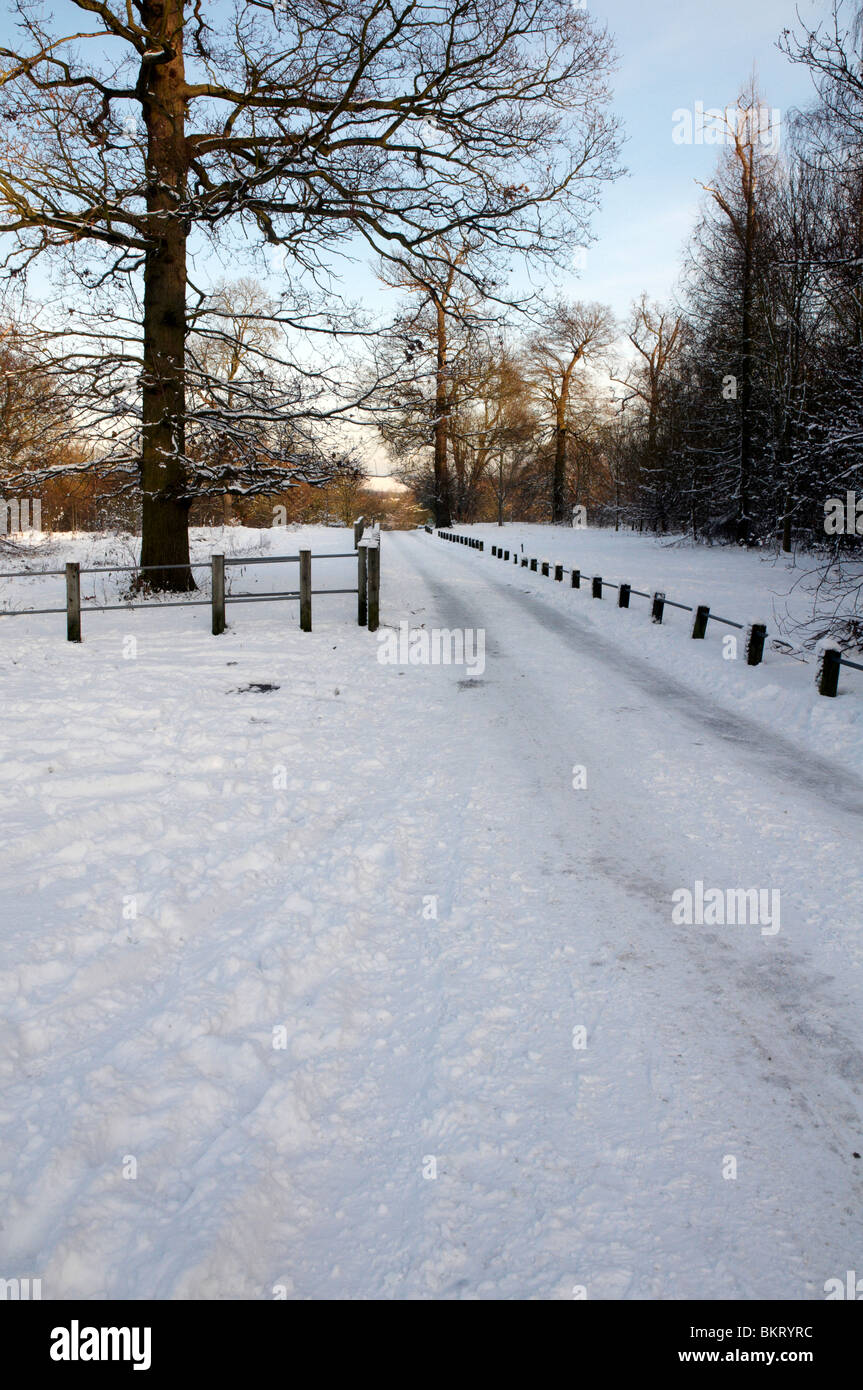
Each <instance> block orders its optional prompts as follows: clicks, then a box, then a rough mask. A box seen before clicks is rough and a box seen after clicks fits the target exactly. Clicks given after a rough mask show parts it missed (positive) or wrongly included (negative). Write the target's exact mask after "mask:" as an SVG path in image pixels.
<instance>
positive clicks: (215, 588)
mask: <svg viewBox="0 0 863 1390" xmlns="http://www.w3.org/2000/svg"><path fill="white" fill-rule="evenodd" d="M210 566H211V569H212V582H211V585H210V599H211V602H212V606H213V636H214V637H220V636H221V634H222V633H223V632H224V631H225V557H224V555H213V556H211V558H210Z"/></svg>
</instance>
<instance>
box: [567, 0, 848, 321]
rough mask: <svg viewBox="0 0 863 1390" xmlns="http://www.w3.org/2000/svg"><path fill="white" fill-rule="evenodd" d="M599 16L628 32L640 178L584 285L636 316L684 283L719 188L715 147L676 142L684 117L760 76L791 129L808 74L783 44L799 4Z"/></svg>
mask: <svg viewBox="0 0 863 1390" xmlns="http://www.w3.org/2000/svg"><path fill="white" fill-rule="evenodd" d="M588 5H589V8H590V10H591V12H592V13H593V14H594V15H596V16H597V17H598V18H600V19H601V20H602V21H603V22H604V23H606V24H607V25H608V26H609V28H610V29H611V30H612V32H613V33H614V34H615V36H616V40H617V47H618V52H619V55H620V66H619V70H618V72H617V75H616V77H615V79H614V89H615V110H616V112H617V114H618V115H619V117H620V118H621V120H622V121H623V123H624V126H625V129H626V135H627V137H628V139H627V144H626V146H625V147H624V151H623V161H624V163H625V164H626V165H627V167H628V168H629V170H630V175H629V177H628V178H624V179H621V180H620V182H619V183H617V184H616V185H614V186H613V187H612V188H610V189H609V190H608V191H607V192H606V194H605V196H604V199H603V202H604V206H603V209H602V212H601V213H600V214H599V215H598V216H597V217H596V219H595V222H594V231H595V232H596V234H597V238H598V240H597V242H596V243H595V244H594V246H593V247H592V248H591V250H590V252H589V253H588V256H587V260H586V265H585V268H584V270H583V271H582V272H581V274H580V276H579V277H578V278H577V279H576V278H575V277H573V281H572V288H573V292H574V293H576V294H577V295H578V296H579V297H580V298H585V299H598V300H600V301H602V302H604V303H609V304H611V305H612V307H613V308H614V309H615V311H616V312H617V313H618V314H621V315H623V314H625V313H626V310H627V307H628V305H629V303H630V302H631V301H632V300H633V299H634V298H636V297H637V296H638V295H639V294H640V293H641V291H642V290H646V291H647V292H648V293H649V294H650V295H651V297H652V298H658V299H662V298H664V297H666V296H667V295H668V293H669V292H670V291H671V289H672V287H673V285H674V282H675V280H676V277H677V274H678V270H679V266H680V261H681V249H682V246H683V244H684V242H685V240H686V237H687V234H688V231H689V229H690V228H691V226H692V223H693V221H694V219H695V217H696V215H697V210H698V205H699V200H700V198H701V196H702V194H701V190H700V189H699V188H698V186H697V183H696V180H699V179H700V180H701V181H702V182H705V181H707V180H709V177H710V174H711V172H712V170H713V169H714V168H715V166H716V159H717V153H718V151H717V149H716V147H715V146H710V145H701V146H695V145H693V146H685V145H675V144H674V143H673V141H672V138H671V131H672V120H671V117H672V112H673V111H675V110H676V109H677V108H683V107H685V108H689V109H692V108H693V107H694V105H695V103H696V102H697V101H701V102H703V104H704V106H705V107H725V106H728V105H731V104H733V103H734V100H735V98H736V96H737V93H738V91H739V89H740V88H741V87H742V86H743V85H744V84H745V83H746V82H747V80H748V78H749V76H750V74H751V73H752V70H753V67H754V68H755V70H756V72H757V75H758V80H759V86H760V89H761V93H762V96H763V99H764V101H765V103H766V104H767V105H769V106H770V107H778V108H779V109H780V111H781V113H782V118H783V121H784V119H785V115H786V112H787V111H789V110H790V108H792V107H794V106H801V105H802V106H805V105H808V104H809V102H810V100H811V97H812V85H811V81H810V78H809V75H808V73H807V72H806V70H805V69H803V68H801V67H799V66H798V65H796V64H792V63H790V62H789V61H788V59H787V58H785V57H784V56H783V55H782V54H781V53H780V52H779V50H778V49H777V47H776V40H777V38H778V37H779V35H780V33H781V32H782V30H783V29H784V28H789V27H795V24H796V17H795V10H796V8H798V6H796V5H795V3H794V0H719V3H715V4H714V3H707V2H705V3H700V4H694V3H692V0H689V2H688V3H687V0H682V2H681V0H678V2H677V3H675V0H588ZM799 11H800V14H801V16H802V17H803V19H804V20H806V21H807V22H811V21H812V20H813V19H814V18H815V17H817V16H821V15H826V14H827V13H828V5H827V4H826V2H825V0H799Z"/></svg>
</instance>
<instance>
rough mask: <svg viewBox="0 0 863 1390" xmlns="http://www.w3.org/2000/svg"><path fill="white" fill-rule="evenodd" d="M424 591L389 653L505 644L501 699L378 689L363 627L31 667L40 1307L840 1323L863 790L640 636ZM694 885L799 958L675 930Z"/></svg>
mask: <svg viewBox="0 0 863 1390" xmlns="http://www.w3.org/2000/svg"><path fill="white" fill-rule="evenodd" d="M382 571H383V596H382V613H381V621H382V630H381V634H379V637H381V638H384V637H385V636H386V634H387V631H388V630H389V629H391V628H397V627H398V624H399V623H400V622H401V621H403V620H407V621H408V622H409V623H410V625H411V627H412V628H419V627H420V626H424V627H425V628H426V629H427V630H428V629H432V628H447V629H452V628H469V629H483V630H484V632H485V634H486V639H485V640H486V660H485V669H484V671H483V672H482V673H481V674H480V673H479V672H476V673H473V674H472V673H471V672H470V671H467V670H466V669H465V668H459V667H453V666H434V665H415V666H413V665H407V666H399V665H391V664H382V663H380V662H379V661H378V660H377V659H376V657H377V650H378V646H379V641H378V640H376V639H375V638H374V637H373V636H371V635H370V634H368V633H366V632H363V631H361V630H358V629H356V628H355V627H354V628H351V627H350V626H348V614H349V611H350V603H349V601H347V602H346V607H345V611H344V612H340V611H338V612H337V611H333V612H332V613H326V614H325V613H324V612H323V611H322V612H321V615H320V620H319V619H318V616H317V612H316V622H315V632H314V633H313V634H312V635H311V637H303V636H302V635H300V634H297V633H296V632H295V631H293V630H292V631H291V632H290V633H289V634H287V638H285V637H284V636H283V635H282V634H283V633H284V625H285V617H284V613H283V612H281V613H278V612H277V613H275V614H274V612H273V610H272V609H270V608H269V606H267V605H261V606H256V605H253V606H251V610H250V609H249V608H248V607H247V608H246V609H245V610H235V612H236V611H239V612H240V617H239V618H237V619H236V622H235V626H234V629H233V630H232V631H230V632H229V633H227V634H226V635H225V637H224V638H220V639H218V640H216V639H213V638H211V637H209V635H208V634H207V633H205V632H204V631H202V629H201V627H200V625H199V626H198V627H197V628H196V629H195V631H194V632H192V631H191V625H190V618H189V611H188V610H187V611H185V612H184V611H183V610H172V611H171V613H170V614H169V613H168V612H167V611H166V612H165V613H163V614H159V615H150V614H148V615H146V619H145V620H146V622H147V623H148V624H149V625H150V626H148V627H147V629H146V636H144V635H142V638H141V648H140V651H139V656H138V659H137V660H136V661H134V662H123V661H122V660H118V659H117V651H118V644H119V642H120V636H119V634H120V633H121V632H124V631H128V630H129V622H130V617H129V616H127V615H110V616H109V615H103V617H102V619H101V621H102V622H103V624H104V626H103V627H102V628H101V629H99V631H98V633H96V632H94V635H93V636H92V637H91V638H88V640H87V641H85V643H84V645H83V646H82V647H81V648H80V649H78V650H75V649H68V648H66V647H64V646H63V644H62V643H60V645H59V647H58V644H57V638H56V635H53V636H51V637H47V636H46V637H45V638H44V639H41V638H40V639H39V643H37V644H36V647H35V650H34V648H33V643H32V641H31V643H30V646H29V647H27V645H26V643H25V641H24V634H23V633H20V634H18V636H17V639H16V640H17V642H18V647H17V648H16V649H15V651H14V653H13V654H12V661H13V662H14V663H15V664H14V665H13V666H10V665H9V663H7V662H5V661H4V663H3V666H4V681H3V700H4V710H5V711H6V712H7V718H6V734H7V737H8V738H9V740H10V743H9V747H10V749H11V751H10V752H7V754H6V762H5V763H4V765H3V783H2V790H3V793H4V795H3V808H4V809H3V815H4V821H5V824H6V825H7V828H8V827H11V829H12V832H13V833H11V834H10V835H9V836H8V839H7V848H6V851H5V852H4V885H5V896H4V901H5V905H6V908H5V911H4V930H3V935H2V958H0V1005H2V1023H0V1077H2V1083H3V1098H2V1118H3V1151H2V1164H0V1170H2V1174H3V1177H2V1182H3V1190H2V1194H0V1195H2V1215H0V1252H2V1258H0V1264H2V1266H3V1268H2V1269H0V1274H5V1275H6V1276H13V1275H15V1276H20V1277H26V1276H28V1275H29V1276H30V1277H41V1278H42V1279H43V1284H44V1296H46V1297H71V1296H84V1297H97V1298H99V1297H120V1298H125V1297H163V1298H164V1297H216V1298H234V1297H244V1298H272V1297H273V1296H274V1290H275V1291H276V1296H278V1294H279V1293H281V1292H282V1291H284V1292H285V1293H286V1294H287V1296H288V1297H298V1298H304V1297H336V1298H344V1297H350V1298H375V1297H384V1298H428V1297H441V1298H529V1297H535V1298H541V1299H545V1298H572V1297H573V1296H578V1293H579V1291H581V1290H584V1292H585V1293H586V1296H587V1297H588V1298H638V1297H640V1298H685V1297H689V1298H706V1299H715V1298H733V1297H743V1298H750V1297H768V1298H769V1297H775V1298H799V1297H809V1298H822V1297H823V1296H824V1284H825V1281H827V1280H828V1279H830V1278H834V1277H836V1278H840V1279H844V1277H845V1273H846V1271H847V1270H849V1269H855V1268H859V1267H860V1262H861V1243H863V1242H861V1217H860V1213H861V1209H863V1159H861V1158H860V1157H855V1155H859V1154H860V1153H861V1152H863V1118H861V1093H863V988H861V986H863V970H861V964H863V946H861V935H860V923H861V907H860V878H861V872H860V871H861V853H860V844H861V827H863V784H861V782H860V780H859V779H858V778H857V777H856V776H855V774H854V773H853V772H851V771H846V770H843V769H842V768H841V767H839V766H838V765H833V764H829V763H827V762H826V761H824V760H820V759H818V758H817V757H815V756H814V755H812V754H804V753H802V752H800V751H799V750H798V749H796V748H795V746H794V745H793V744H791V743H790V742H787V741H785V739H784V738H783V737H782V735H781V734H779V733H776V734H769V733H765V731H764V729H763V727H760V726H757V725H755V724H752V723H748V722H747V721H745V720H741V719H739V718H737V717H735V716H733V715H732V714H730V713H729V711H728V708H727V706H720V705H719V704H714V703H712V702H711V701H710V699H709V698H708V697H706V696H705V694H704V692H703V690H698V691H696V690H695V689H693V688H690V687H688V686H686V685H684V684H682V683H681V682H680V680H679V679H677V678H676V677H672V676H670V675H665V674H663V673H662V671H661V670H659V669H658V668H657V666H656V664H655V663H649V662H648V661H647V660H646V659H643V658H642V656H641V655H640V654H639V650H638V642H637V638H638V629H637V627H636V626H629V627H625V626H624V625H623V624H622V623H619V622H618V623H617V625H615V620H617V619H619V618H622V616H623V615H619V614H616V613H615V612H614V610H613V609H612V608H611V605H609V606H608V610H609V611H608V615H607V622H606V623H605V626H604V628H603V630H602V631H601V632H597V630H596V626H595V615H592V618H591V624H589V623H588V622H587V620H586V619H585V618H584V616H583V615H582V611H583V607H584V603H585V599H584V598H583V597H582V596H580V595H578V594H573V593H572V592H571V591H569V590H567V589H565V588H564V587H563V586H561V585H555V584H554V583H552V582H550V581H549V580H547V579H543V578H542V577H541V576H539V575H535V574H530V573H528V572H526V571H525V570H523V569H520V568H515V567H512V566H510V567H507V566H505V565H503V564H498V562H496V561H493V560H492V559H491V557H490V556H489V554H488V551H486V554H485V555H480V554H479V553H478V552H476V551H471V550H467V549H462V548H460V547H456V546H449V545H446V544H444V543H443V542H440V541H438V540H437V539H435V538H433V537H430V536H427V535H425V534H423V533H419V534H389V535H385V536H384V538H383V562H382ZM268 582H269V581H268ZM331 602H332V603H333V604H335V601H334V600H333V601H331ZM587 602H588V603H589V600H587ZM276 608H277V610H278V609H283V608H284V605H277V606H276ZM193 611H195V610H193ZM197 611H199V612H200V611H201V610H197ZM115 617H116V623H114V621H113V620H114V618H115ZM34 621H35V620H34ZM93 621H94V622H95V620H93ZM603 621H604V619H603ZM157 625H158V626H157ZM135 630H136V631H137V630H138V628H137V626H136V628H135ZM141 631H142V634H143V633H144V628H143V625H142V627H141ZM112 643H113V647H112ZM7 645H8V639H7ZM226 662H236V663H237V665H236V667H232V669H231V670H230V671H229V672H226V670H225V665H226ZM131 667H134V670H131V669H130V668H131ZM43 668H44V669H43ZM228 676H229V677H230V680H228V679H227V677H228ZM255 680H258V681H263V680H272V681H273V682H274V683H277V684H278V685H279V687H280V688H279V689H278V690H276V691H273V692H271V693H269V694H252V693H249V694H245V695H242V696H238V695H237V694H236V689H237V687H238V686H240V685H242V684H243V683H247V682H251V681H255ZM22 682H24V684H22ZM813 698H817V697H813ZM52 721H53V723H52ZM73 732H74V737H72V733H73ZM24 747H27V748H31V749H33V754H32V756H31V757H30V758H29V759H28V758H24V757H23V756H22V755H21V754H20V753H19V754H17V755H16V752H15V750H16V748H17V749H19V750H20V749H22V748H24ZM49 768H50V772H49V771H48V770H47V769H49ZM575 768H582V769H583V770H584V771H583V775H576V776H575V778H574V775H573V773H574V769H575ZM49 778H50V782H49ZM585 780H586V786H577V787H576V786H574V785H573V783H574V781H575V782H577V783H578V782H582V781H585ZM696 880H700V881H702V882H703V883H704V884H705V885H707V886H708V887H718V888H722V889H730V888H749V887H757V888H759V889H778V890H779V891H780V894H781V928H780V930H779V931H778V932H776V933H775V934H767V933H765V932H763V931H762V930H761V928H760V927H759V926H758V925H731V926H718V925H712V926H710V925H708V926H705V925H701V926H699V925H680V924H677V923H675V921H674V920H673V918H672V895H673V894H674V893H675V891H676V890H679V889H682V888H690V889H692V888H693V887H694V884H695V882H696ZM130 901H132V902H133V903H134V912H135V915H134V917H132V918H129V917H128V915H127V916H126V917H124V916H123V913H124V910H126V907H127V906H128V903H129V902H130ZM435 914H436V915H435ZM274 1030H275V1031H274ZM280 1030H281V1031H280ZM580 1030H584V1031H583V1032H582V1031H580ZM274 1043H275V1044H276V1045H274ZM582 1044H583V1045H582ZM129 1159H134V1160H135V1164H134V1167H135V1172H136V1176H135V1177H134V1178H132V1177H129V1176H127V1175H124V1174H128V1172H129V1171H130V1168H131V1165H130V1163H129V1161H128V1160H129ZM732 1160H734V1162H732ZM735 1167H736V1176H731V1174H732V1173H733V1172H734V1170H735Z"/></svg>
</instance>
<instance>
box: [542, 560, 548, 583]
mask: <svg viewBox="0 0 863 1390" xmlns="http://www.w3.org/2000/svg"><path fill="white" fill-rule="evenodd" d="M542 573H543V575H544V577H545V578H546V579H548V561H547V560H543V562H542Z"/></svg>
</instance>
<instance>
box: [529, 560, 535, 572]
mask: <svg viewBox="0 0 863 1390" xmlns="http://www.w3.org/2000/svg"><path fill="white" fill-rule="evenodd" d="M530 567H531V569H532V570H533V571H534V573H536V560H531V562H530Z"/></svg>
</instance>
